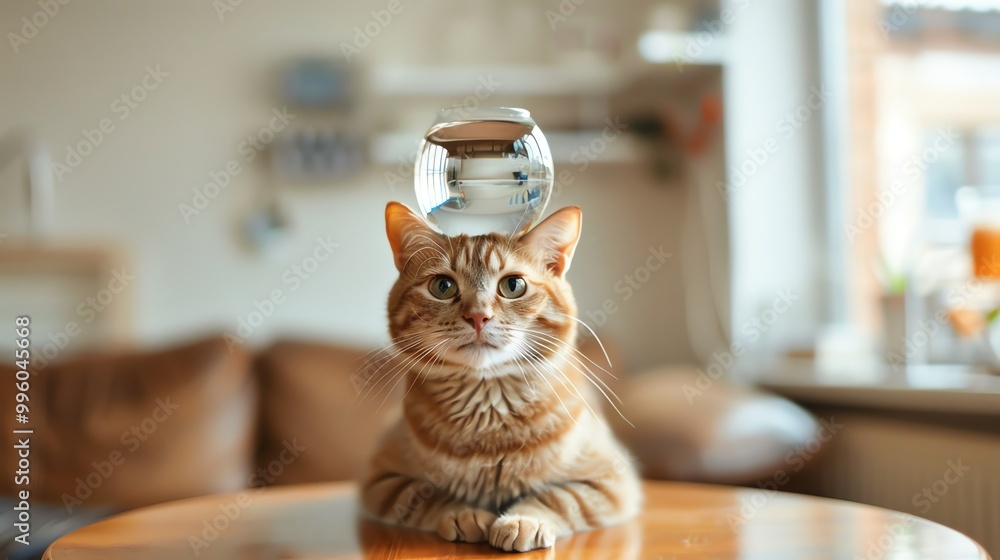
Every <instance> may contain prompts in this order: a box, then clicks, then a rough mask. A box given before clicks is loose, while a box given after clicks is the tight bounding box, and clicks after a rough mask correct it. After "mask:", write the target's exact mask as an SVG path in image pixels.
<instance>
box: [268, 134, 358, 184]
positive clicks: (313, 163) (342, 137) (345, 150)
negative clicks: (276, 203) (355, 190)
mask: <svg viewBox="0 0 1000 560" xmlns="http://www.w3.org/2000/svg"><path fill="white" fill-rule="evenodd" d="M364 145H365V141H364V139H363V138H361V137H360V136H356V135H354V134H351V133H348V132H341V131H337V130H334V129H333V128H300V129H297V130H293V131H289V133H288V134H287V135H286V136H285V137H284V138H282V139H281V140H280V141H278V143H277V145H276V146H275V148H274V152H273V154H272V158H273V160H272V165H273V171H274V173H275V175H277V176H279V177H282V178H289V179H293V180H316V179H341V178H345V177H350V176H352V175H354V174H356V173H357V172H358V171H360V170H361V168H362V167H363V166H364V164H365V150H364Z"/></svg>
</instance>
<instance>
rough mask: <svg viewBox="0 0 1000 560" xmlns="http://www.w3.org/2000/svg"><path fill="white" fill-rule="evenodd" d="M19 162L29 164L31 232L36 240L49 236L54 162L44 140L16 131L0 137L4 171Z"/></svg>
mask: <svg viewBox="0 0 1000 560" xmlns="http://www.w3.org/2000/svg"><path fill="white" fill-rule="evenodd" d="M18 160H23V161H24V164H25V176H24V177H25V183H24V187H25V190H24V192H23V196H24V200H25V201H26V206H27V208H26V211H27V216H28V232H27V233H28V235H30V236H32V237H35V238H40V237H45V236H46V235H47V233H48V231H49V229H50V227H51V224H52V203H53V196H54V194H53V188H52V160H51V159H50V158H49V153H48V150H47V149H46V148H45V145H44V144H42V142H41V141H40V140H38V139H37V138H35V137H34V136H32V135H31V134H30V133H28V132H26V131H23V130H14V131H11V132H8V133H7V134H5V135H3V136H2V137H0V169H4V168H6V167H7V166H8V165H10V164H11V163H13V162H15V161H18ZM0 233H3V234H4V235H9V234H10V232H0Z"/></svg>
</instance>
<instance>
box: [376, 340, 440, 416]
mask: <svg viewBox="0 0 1000 560" xmlns="http://www.w3.org/2000/svg"><path fill="white" fill-rule="evenodd" d="M429 338H430V335H427V336H425V337H424V338H422V339H421V340H420V341H418V342H417V343H416V344H415V345H412V346H411V348H412V347H413V346H419V345H420V344H424V343H425V342H427V339H429ZM419 352H420V350H417V353H419ZM404 354H405V357H404V358H402V360H400V361H398V362H396V361H395V360H390V361H389V362H387V363H385V364H382V365H381V366H379V369H378V370H376V372H375V373H378V371H380V370H381V369H382V368H384V367H385V366H387V365H389V364H392V363H395V364H396V365H394V366H393V367H392V368H391V369H389V371H387V372H385V373H383V374H382V376H381V377H379V378H378V379H377V380H376V381H375V384H374V385H372V386H371V388H369V389H368V392H367V393H365V394H364V395H362V396H361V401H362V402H364V400H365V399H366V398H367V397H368V395H370V394H371V392H372V391H373V390H374V389H375V388H376V387H378V386H379V385H380V384H382V381H383V380H385V379H390V380H391V379H392V378H393V377H394V376H395V375H396V372H398V371H401V370H402V371H406V368H408V367H409V364H410V362H412V361H413V359H414V355H413V353H411V352H410V351H409V350H407V351H405V352H400V353H399V354H397V355H395V356H393V358H395V357H397V356H399V355H404ZM380 392H381V391H380Z"/></svg>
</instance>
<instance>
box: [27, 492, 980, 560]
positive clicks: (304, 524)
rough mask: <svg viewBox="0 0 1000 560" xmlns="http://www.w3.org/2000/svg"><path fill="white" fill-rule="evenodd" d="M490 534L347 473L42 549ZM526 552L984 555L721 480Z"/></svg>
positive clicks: (71, 553)
mask: <svg viewBox="0 0 1000 560" xmlns="http://www.w3.org/2000/svg"><path fill="white" fill-rule="evenodd" d="M510 554H511V553H503V552H498V551H496V550H494V549H492V548H490V547H489V546H487V545H472V544H462V543H449V542H445V541H443V540H441V539H440V538H438V537H437V535H434V534H432V533H422V532H417V531H410V530H404V529H398V528H394V527H388V526H384V525H379V524H377V523H372V522H368V521H363V522H359V521H358V520H357V508H356V492H355V489H354V487H353V486H352V485H349V484H324V485H310V486H295V487H278V488H275V489H268V490H247V491H246V492H243V493H240V494H228V495H218V496H207V497H203V498H194V499H191V500H182V501H178V502H172V503H167V504H163V505H158V506H153V507H148V508H144V509H139V510H136V511H132V512H129V513H125V514H122V515H119V516H116V517H112V518H110V519H107V520H104V521H101V522H98V523H95V524H93V525H90V526H88V527H84V528H82V529H80V530H78V531H75V532H73V533H70V534H69V535H67V536H65V537H63V538H61V539H59V540H58V541H56V542H55V543H54V544H53V545H52V546H51V547H49V549H48V551H46V553H45V558H46V559H47V560H84V559H88V560H89V559H95V560H96V559H102V560H115V559H119V558H129V559H133V558H141V559H148V560H156V559H161V558H162V559H170V560H175V559H179V558H201V559H205V558H208V559H241V560H243V559H251V560H256V559H260V560H265V559H267V560H279V559H293V558H302V559H305V558H308V559H316V560H318V559H347V558H352V559H356V558H365V559H381V558H422V559H431V558H477V559H482V558H510V557H511V556H510ZM517 557H518V558H520V559H529V558H532V559H534V558H546V559H554V558H574V559H577V558H579V559H584V558H587V559H593V558H600V559H608V560H627V559H631V558H636V559H639V558H642V559H659V560H672V559H696V558H713V559H725V558H740V559H741V560H750V559H761V560H779V559H786V558H787V559H795V560H806V559H820V558H823V559H838V560H839V559H851V560H853V559H855V558H870V559H873V560H875V559H880V560H893V559H904V558H905V559H907V560H911V559H942V560H965V559H969V560H972V559H976V560H988V559H989V556H988V555H987V554H986V552H985V551H983V549H982V548H980V547H979V545H977V544H976V543H975V542H973V541H972V540H971V539H969V538H968V537H965V536H964V535H962V534H960V533H958V532H957V531H954V530H952V529H948V528H946V527H943V526H941V525H938V524H936V523H932V522H930V521H926V520H923V519H919V518H915V517H911V516H908V515H905V514H902V513H896V512H892V511H888V510H884V509H879V508H875V507H870V506H864V505H859V504H853V503H848V502H839V501H835V500H826V499H821V498H812V497H806V496H798V495H793V494H782V493H778V492H770V491H766V490H748V489H740V488H730V487H723V486H707V485H698V484H682V483H662V482H660V483H655V482H649V483H646V507H645V510H644V512H643V514H642V515H641V516H640V517H639V518H636V519H634V520H633V521H631V522H630V523H628V524H625V525H622V526H618V527H612V528H609V529H604V530H600V531H594V532H590V533H580V534H577V535H574V536H572V537H569V538H566V539H561V540H559V541H557V542H556V546H555V548H554V549H549V550H540V551H534V552H530V553H525V554H520V555H518V556H517Z"/></svg>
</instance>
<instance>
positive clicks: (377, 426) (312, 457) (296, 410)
mask: <svg viewBox="0 0 1000 560" xmlns="http://www.w3.org/2000/svg"><path fill="white" fill-rule="evenodd" d="M381 366H384V367H381ZM394 366H395V364H388V363H386V360H385V359H384V356H381V355H379V356H375V355H366V350H363V349H358V348H352V347H346V346H338V345H332V344H322V343H308V342H291V341H286V342H278V343H276V344H275V345H274V346H272V347H271V348H269V349H268V350H267V351H266V352H264V353H263V354H261V355H260V357H259V358H258V362H257V370H258V372H259V375H260V385H261V395H262V399H261V419H260V420H261V428H260V431H261V447H260V451H259V453H258V458H257V466H258V469H257V475H258V476H257V478H256V479H255V480H254V481H253V482H252V484H251V485H253V486H258V485H267V484H297V483H306V482H319V481H327V480H346V479H356V478H359V477H360V476H362V474H363V473H364V471H365V470H366V469H367V466H368V462H369V460H370V459H371V455H372V453H373V452H374V450H375V445H376V443H377V442H378V441H379V438H381V435H382V433H383V432H384V431H385V430H386V428H388V426H389V425H390V423H391V422H392V421H393V420H394V419H396V418H397V417H398V414H399V410H400V397H401V396H402V393H403V392H404V387H403V385H405V383H403V382H399V383H398V384H396V385H395V388H394V389H393V385H392V384H394V383H396V381H397V380H398V379H399V378H398V377H396V375H395V374H397V373H400V371H399V370H395V371H394V370H393V368H394ZM380 367H381V369H379V368H380ZM366 382H367V383H366Z"/></svg>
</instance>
